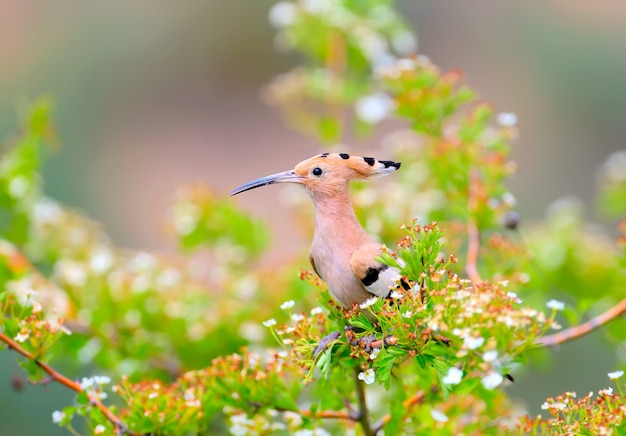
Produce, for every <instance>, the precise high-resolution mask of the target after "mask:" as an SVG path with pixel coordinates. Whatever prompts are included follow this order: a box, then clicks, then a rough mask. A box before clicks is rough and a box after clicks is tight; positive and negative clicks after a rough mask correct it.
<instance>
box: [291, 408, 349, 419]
mask: <svg viewBox="0 0 626 436" xmlns="http://www.w3.org/2000/svg"><path fill="white" fill-rule="evenodd" d="M300 415H302V416H308V417H309V418H319V419H345V420H348V421H354V419H353V418H352V416H351V415H350V413H348V412H342V411H338V410H322V411H319V412H315V413H312V412H311V411H310V410H300Z"/></svg>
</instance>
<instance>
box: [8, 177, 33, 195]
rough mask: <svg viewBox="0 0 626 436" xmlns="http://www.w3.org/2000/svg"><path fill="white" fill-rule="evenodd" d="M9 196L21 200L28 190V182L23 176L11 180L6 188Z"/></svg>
mask: <svg viewBox="0 0 626 436" xmlns="http://www.w3.org/2000/svg"><path fill="white" fill-rule="evenodd" d="M8 188H9V189H8V191H9V195H10V196H11V197H13V198H22V197H24V195H26V193H27V192H28V189H29V188H30V182H29V181H28V179H27V178H26V177H24V176H17V177H15V178H14V179H11V181H10V182H9V187H8Z"/></svg>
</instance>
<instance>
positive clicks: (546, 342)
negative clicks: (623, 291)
mask: <svg viewBox="0 0 626 436" xmlns="http://www.w3.org/2000/svg"><path fill="white" fill-rule="evenodd" d="M623 313H626V298H624V299H623V300H622V301H620V302H619V303H617V304H616V305H615V306H613V307H612V308H610V309H609V310H607V311H606V312H604V313H601V314H600V315H598V316H596V317H593V318H591V319H590V320H589V321H587V322H585V323H583V324H580V325H577V326H575V327H570V328H568V329H566V330H563V331H562V332H559V333H555V334H553V335H548V336H544V337H543V338H539V339H537V341H535V343H536V344H537V345H542V346H546V347H547V346H554V345H559V344H563V343H565V342H569V341H571V340H574V339H577V338H580V337H581V336H584V335H586V334H587V333H590V332H592V331H593V330H595V329H597V328H599V327H602V326H603V325H604V324H606V323H608V322H609V321H611V320H613V319H614V318H617V317H618V316H620V315H622V314H623Z"/></svg>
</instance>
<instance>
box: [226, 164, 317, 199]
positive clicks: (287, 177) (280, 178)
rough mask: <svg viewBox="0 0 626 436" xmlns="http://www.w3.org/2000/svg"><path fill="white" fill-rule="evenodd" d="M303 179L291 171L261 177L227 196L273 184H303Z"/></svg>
mask: <svg viewBox="0 0 626 436" xmlns="http://www.w3.org/2000/svg"><path fill="white" fill-rule="evenodd" d="M304 180H305V179H304V178H303V177H300V176H299V175H297V174H296V173H295V172H294V171H293V170H289V171H284V172H282V173H276V174H272V175H271V176H265V177H261V178H260V179H256V180H253V181H251V182H248V183H246V184H243V185H241V186H240V187H238V188H235V189H233V190H232V191H230V193H229V194H228V195H230V196H233V195H237V194H241V193H242V192H246V191H249V190H250V189H254V188H260V187H261V186H266V185H273V184H274V183H304Z"/></svg>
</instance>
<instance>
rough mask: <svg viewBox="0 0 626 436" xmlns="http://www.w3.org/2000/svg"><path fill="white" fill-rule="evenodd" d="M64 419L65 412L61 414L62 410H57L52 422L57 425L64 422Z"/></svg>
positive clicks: (53, 413)
mask: <svg viewBox="0 0 626 436" xmlns="http://www.w3.org/2000/svg"><path fill="white" fill-rule="evenodd" d="M63 418H65V413H64V412H61V411H60V410H55V411H54V412H52V422H54V423H55V424H58V423H60V422H61V421H63Z"/></svg>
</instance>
